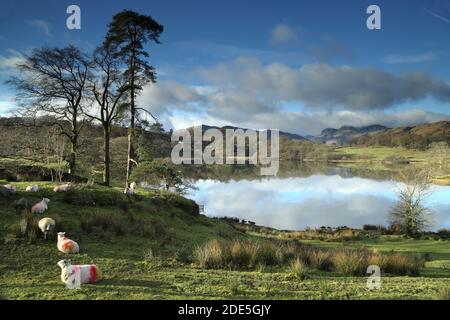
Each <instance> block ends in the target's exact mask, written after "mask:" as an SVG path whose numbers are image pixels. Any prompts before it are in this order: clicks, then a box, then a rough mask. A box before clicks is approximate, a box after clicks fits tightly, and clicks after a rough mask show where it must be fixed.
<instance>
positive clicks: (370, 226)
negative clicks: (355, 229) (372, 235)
mask: <svg viewBox="0 0 450 320" xmlns="http://www.w3.org/2000/svg"><path fill="white" fill-rule="evenodd" d="M363 230H364V231H380V232H386V227H385V226H379V225H378V226H377V225H373V224H365V225H363Z"/></svg>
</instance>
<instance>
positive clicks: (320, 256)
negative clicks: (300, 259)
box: [309, 250, 333, 271]
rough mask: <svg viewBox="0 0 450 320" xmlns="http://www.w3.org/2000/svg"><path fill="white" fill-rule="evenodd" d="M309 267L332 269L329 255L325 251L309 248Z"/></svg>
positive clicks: (324, 269)
mask: <svg viewBox="0 0 450 320" xmlns="http://www.w3.org/2000/svg"><path fill="white" fill-rule="evenodd" d="M309 262H310V265H311V267H313V268H315V269H317V270H323V271H330V270H331V269H332V266H333V265H332V261H331V255H330V253H329V252H327V251H321V250H311V251H310V253H309Z"/></svg>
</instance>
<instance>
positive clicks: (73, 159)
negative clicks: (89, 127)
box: [69, 137, 78, 175]
mask: <svg viewBox="0 0 450 320" xmlns="http://www.w3.org/2000/svg"><path fill="white" fill-rule="evenodd" d="M71 140H72V141H71V146H70V156H69V174H71V175H73V174H75V168H76V164H77V140H78V137H73V138H72V139H71Z"/></svg>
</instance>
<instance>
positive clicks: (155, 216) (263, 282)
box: [0, 182, 450, 299]
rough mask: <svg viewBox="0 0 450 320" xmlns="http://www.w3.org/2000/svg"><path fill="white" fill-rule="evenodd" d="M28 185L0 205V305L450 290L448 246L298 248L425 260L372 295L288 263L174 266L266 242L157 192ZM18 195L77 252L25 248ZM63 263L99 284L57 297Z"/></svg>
mask: <svg viewBox="0 0 450 320" xmlns="http://www.w3.org/2000/svg"><path fill="white" fill-rule="evenodd" d="M28 184H31V183H17V184H16V185H17V186H18V188H19V192H18V194H16V195H15V196H14V197H13V198H7V199H4V198H0V297H2V298H6V299H231V298H235V299H435V298H437V297H439V294H440V292H441V291H442V290H443V289H444V288H447V287H448V286H450V269H449V262H450V245H449V242H448V241H432V240H411V239H403V238H400V237H380V238H377V239H366V240H364V241H360V242H357V241H354V242H345V243H339V242H337V243H336V242H321V241H305V242H307V243H310V244H312V245H313V246H319V247H324V248H327V247H348V248H360V247H366V248H373V249H378V250H380V251H391V250H394V251H399V252H403V253H407V254H419V253H429V254H430V257H431V261H428V262H427V264H426V267H425V269H424V270H422V272H421V274H420V276H418V277H408V276H402V277H383V278H382V288H381V290H379V291H369V290H368V289H367V288H366V281H367V278H366V277H363V276H343V275H338V274H335V273H332V272H328V271H318V270H316V269H309V270H308V272H307V274H308V276H307V277H304V278H303V277H301V278H303V279H301V281H300V279H299V277H298V274H299V272H293V270H292V269H291V266H290V265H289V264H286V265H282V266H270V265H267V266H260V267H258V268H255V269H249V270H245V271H244V270H229V269H224V270H213V269H204V268H200V267H199V266H198V264H195V263H193V262H190V261H188V260H189V259H184V258H183V259H179V258H178V259H177V257H180V256H189V253H187V254H186V253H184V254H182V255H180V254H179V252H180V250H182V249H183V248H190V249H194V248H195V247H196V246H197V245H203V244H204V243H206V242H207V241H209V240H211V239H219V240H221V241H231V240H242V241H256V240H258V241H272V240H271V239H267V238H266V239H262V237H261V236H260V235H259V236H258V235H248V234H245V233H244V232H242V231H238V230H236V229H235V228H233V227H232V226H231V225H229V224H227V223H225V222H221V221H218V220H212V219H209V218H206V217H204V216H201V215H193V214H192V212H191V209H190V208H191V206H192V202H190V201H188V200H186V199H184V198H182V197H179V196H176V195H173V194H170V193H166V192H162V193H161V192H159V191H147V192H139V195H138V196H136V197H133V198H131V199H128V198H127V197H125V196H124V195H123V194H122V192H121V189H120V188H104V187H99V186H95V187H86V188H83V189H78V188H77V189H75V190H73V191H72V192H71V195H70V196H69V195H67V194H54V193H53V191H52V190H51V189H52V187H53V186H54V184H52V183H41V182H38V183H37V184H38V185H39V186H40V187H41V191H40V192H39V193H37V194H26V193H24V192H23V190H24V189H25V187H26V185H28ZM22 196H26V197H27V198H28V199H29V201H30V202H31V203H34V202H35V201H38V200H39V199H40V198H42V197H43V196H47V197H49V198H50V199H51V202H50V205H49V211H48V212H47V213H45V214H44V215H43V216H50V217H52V216H58V217H59V218H60V219H61V227H63V228H64V229H65V230H64V231H67V232H68V236H69V237H71V238H74V239H75V240H77V241H78V242H79V244H80V248H81V253H80V254H78V255H72V256H68V255H65V254H63V253H60V252H59V251H58V250H57V249H56V241H55V240H49V241H44V240H43V239H42V237H40V238H39V239H37V240H36V241H35V242H34V243H32V244H31V243H29V241H28V240H27V239H23V238H20V237H18V236H17V235H16V233H17V232H16V229H17V223H18V221H19V219H20V218H19V217H18V216H17V215H16V213H15V211H14V208H13V205H12V202H13V201H14V200H15V199H18V198H20V197H22ZM79 203H81V204H79ZM94 214H105V215H109V216H113V217H116V218H117V219H118V221H119V223H122V224H123V228H124V231H123V235H117V234H115V232H114V229H109V228H108V227H107V226H106V227H105V229H101V228H100V227H99V226H94V229H93V230H91V231H90V232H87V231H86V230H83V228H82V227H81V221H83V219H86V217H90V216H92V215H94ZM38 218H40V217H38ZM96 228H97V229H96ZM150 251H151V252H152V254H151V255H149V252H150ZM236 254H238V253H236ZM64 258H69V259H71V260H72V263H74V264H83V263H95V264H97V265H98V266H99V268H100V269H101V270H102V273H103V276H104V279H103V280H102V281H100V282H98V283H96V284H93V285H84V286H83V287H82V289H81V290H68V289H66V288H65V285H64V284H63V283H62V282H61V280H60V272H61V271H60V268H59V267H58V266H57V265H56V263H57V262H58V261H59V260H61V259H64ZM297 269H298V268H297ZM297 271H298V270H297ZM441 295H442V294H441Z"/></svg>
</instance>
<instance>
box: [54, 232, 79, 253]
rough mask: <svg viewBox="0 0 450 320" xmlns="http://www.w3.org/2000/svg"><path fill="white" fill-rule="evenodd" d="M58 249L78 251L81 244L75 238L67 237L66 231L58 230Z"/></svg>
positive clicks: (71, 251)
mask: <svg viewBox="0 0 450 320" xmlns="http://www.w3.org/2000/svg"><path fill="white" fill-rule="evenodd" d="M57 247H58V250H59V251H61V252H63V253H78V252H80V246H79V245H78V243H76V242H75V241H73V240H70V239H69V238H66V233H65V232H58V244H57Z"/></svg>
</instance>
